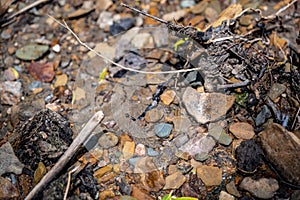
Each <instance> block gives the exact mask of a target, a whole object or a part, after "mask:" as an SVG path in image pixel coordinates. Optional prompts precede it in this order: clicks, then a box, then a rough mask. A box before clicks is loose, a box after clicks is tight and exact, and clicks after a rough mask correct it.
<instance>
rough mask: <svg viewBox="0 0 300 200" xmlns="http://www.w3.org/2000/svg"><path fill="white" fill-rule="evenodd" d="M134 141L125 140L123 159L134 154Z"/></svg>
mask: <svg viewBox="0 0 300 200" xmlns="http://www.w3.org/2000/svg"><path fill="white" fill-rule="evenodd" d="M134 149H135V143H134V142H129V141H126V142H125V144H124V147H123V151H122V153H123V157H124V159H125V160H127V159H129V158H131V157H132V156H133V155H134Z"/></svg>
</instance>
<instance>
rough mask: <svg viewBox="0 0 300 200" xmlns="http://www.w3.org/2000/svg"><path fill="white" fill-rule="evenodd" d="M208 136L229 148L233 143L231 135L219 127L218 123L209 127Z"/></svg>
mask: <svg viewBox="0 0 300 200" xmlns="http://www.w3.org/2000/svg"><path fill="white" fill-rule="evenodd" d="M208 134H209V135H210V136H212V137H213V138H214V139H215V140H217V141H218V143H220V144H222V145H225V146H228V145H230V144H231V142H232V138H231V137H230V135H228V134H227V133H226V132H225V130H224V129H223V127H221V126H220V125H217V124H216V123H211V124H210V125H209V129H208Z"/></svg>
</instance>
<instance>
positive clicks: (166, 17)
mask: <svg viewBox="0 0 300 200" xmlns="http://www.w3.org/2000/svg"><path fill="white" fill-rule="evenodd" d="M186 13H187V11H186V10H185V9H182V10H177V11H174V12H170V13H167V14H164V15H163V16H162V19H163V20H166V21H174V20H175V21H177V20H179V19H180V18H182V17H184V16H185V15H186Z"/></svg>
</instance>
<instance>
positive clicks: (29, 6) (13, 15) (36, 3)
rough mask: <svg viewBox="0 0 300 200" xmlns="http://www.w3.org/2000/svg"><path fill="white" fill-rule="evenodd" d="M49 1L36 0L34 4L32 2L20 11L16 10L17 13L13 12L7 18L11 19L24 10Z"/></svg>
mask: <svg viewBox="0 0 300 200" xmlns="http://www.w3.org/2000/svg"><path fill="white" fill-rule="evenodd" d="M47 1H49V0H38V1H35V2H33V3H32V4H30V5H28V6H25V7H24V8H22V9H21V10H19V11H18V12H16V13H14V14H12V15H11V16H9V17H7V20H10V19H12V18H14V17H16V16H18V15H20V14H22V13H23V12H26V11H27V10H30V9H31V8H33V7H36V6H37V5H39V4H41V3H46V2H47Z"/></svg>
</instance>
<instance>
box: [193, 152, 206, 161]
mask: <svg viewBox="0 0 300 200" xmlns="http://www.w3.org/2000/svg"><path fill="white" fill-rule="evenodd" d="M194 158H195V160H197V161H200V162H203V161H205V160H207V158H208V154H207V153H205V152H202V153H197V154H196V155H195V156H194Z"/></svg>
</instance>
